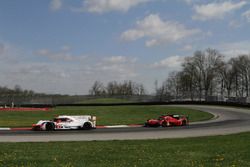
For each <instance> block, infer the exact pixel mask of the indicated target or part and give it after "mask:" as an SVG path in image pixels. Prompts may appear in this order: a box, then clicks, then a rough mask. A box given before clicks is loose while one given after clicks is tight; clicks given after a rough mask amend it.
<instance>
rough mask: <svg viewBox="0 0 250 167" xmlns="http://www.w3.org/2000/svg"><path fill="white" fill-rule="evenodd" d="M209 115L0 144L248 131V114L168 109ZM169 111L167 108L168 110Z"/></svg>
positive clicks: (16, 137) (5, 138) (1, 135)
mask: <svg viewBox="0 0 250 167" xmlns="http://www.w3.org/2000/svg"><path fill="white" fill-rule="evenodd" d="M172 106H175V107H176V106H178V107H186V108H193V109H198V110H201V111H204V112H209V113H211V114H213V115H214V118H213V119H211V120H208V121H201V122H195V123H190V125H189V126H183V127H167V128H162V127H158V128H145V127H131V128H110V129H94V130H89V131H86V130H85V131H84V130H83V131H52V132H47V131H45V132H41V131H39V132H37V131H0V142H50V141H98V140H104V141H106V140H138V139H164V138H186V137H202V136H215V135H227V134H235V133H240V132H249V131H250V110H249V109H240V108H230V107H219V106H202V105H172ZM168 107H169V106H168Z"/></svg>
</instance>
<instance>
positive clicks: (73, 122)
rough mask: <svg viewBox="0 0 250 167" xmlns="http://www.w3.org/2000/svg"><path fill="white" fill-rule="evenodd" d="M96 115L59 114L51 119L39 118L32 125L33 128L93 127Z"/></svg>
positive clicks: (50, 129) (48, 129) (49, 129)
mask: <svg viewBox="0 0 250 167" xmlns="http://www.w3.org/2000/svg"><path fill="white" fill-rule="evenodd" d="M94 128H96V117H95V116H90V115H78V116H75V115H73V116H71V115H61V116H58V117H56V118H54V119H53V120H40V121H38V122H37V123H36V124H33V125H32V129H33V130H46V131H52V130H59V129H62V130H66V129H94Z"/></svg>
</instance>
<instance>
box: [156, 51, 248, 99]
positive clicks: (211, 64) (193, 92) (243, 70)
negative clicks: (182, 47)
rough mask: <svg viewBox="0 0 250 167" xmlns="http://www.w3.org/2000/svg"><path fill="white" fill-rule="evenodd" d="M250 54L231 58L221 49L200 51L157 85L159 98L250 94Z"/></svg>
mask: <svg viewBox="0 0 250 167" xmlns="http://www.w3.org/2000/svg"><path fill="white" fill-rule="evenodd" d="M249 83H250V54H249V55H247V54H246V55H238V56H236V57H232V58H230V59H228V60H226V59H225V56H223V55H222V54H221V53H220V52H219V51H218V50H215V49H210V48H208V49H206V50H204V51H196V52H194V54H193V56H190V57H186V58H185V60H184V62H183V63H182V68H181V70H179V71H175V72H171V73H170V74H169V77H168V78H167V79H166V80H165V81H164V82H163V83H162V85H161V86H160V87H159V88H157V89H156V95H157V97H158V98H159V99H190V100H206V101H208V100H209V98H210V97H226V98H229V99H230V98H233V97H236V98H244V97H248V96H249V91H250V87H249Z"/></svg>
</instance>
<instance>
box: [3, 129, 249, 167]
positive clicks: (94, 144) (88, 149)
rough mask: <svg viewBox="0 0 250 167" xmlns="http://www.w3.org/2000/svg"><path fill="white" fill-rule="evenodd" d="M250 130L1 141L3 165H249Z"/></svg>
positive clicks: (77, 166) (139, 166) (187, 166)
mask: <svg viewBox="0 0 250 167" xmlns="http://www.w3.org/2000/svg"><path fill="white" fill-rule="evenodd" d="M249 140H250V133H242V134H237V135H228V136H216V137H202V138H187V139H162V140H135V141H133V140H132V141H91V142H49V143H0V148H1V149H0V166H1V167H15V166H18V167H20V166H24V167H83V166H88V167H99V166H100V167H155V166H157V167H166V166H170V167H247V166H250V142H249Z"/></svg>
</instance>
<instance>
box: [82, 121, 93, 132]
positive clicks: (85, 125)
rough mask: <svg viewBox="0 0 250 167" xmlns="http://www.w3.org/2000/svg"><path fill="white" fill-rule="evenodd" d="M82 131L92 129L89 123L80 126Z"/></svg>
mask: <svg viewBox="0 0 250 167" xmlns="http://www.w3.org/2000/svg"><path fill="white" fill-rule="evenodd" d="M82 129H86V130H88V129H92V125H91V123H90V122H85V123H84V124H83V126H82Z"/></svg>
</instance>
